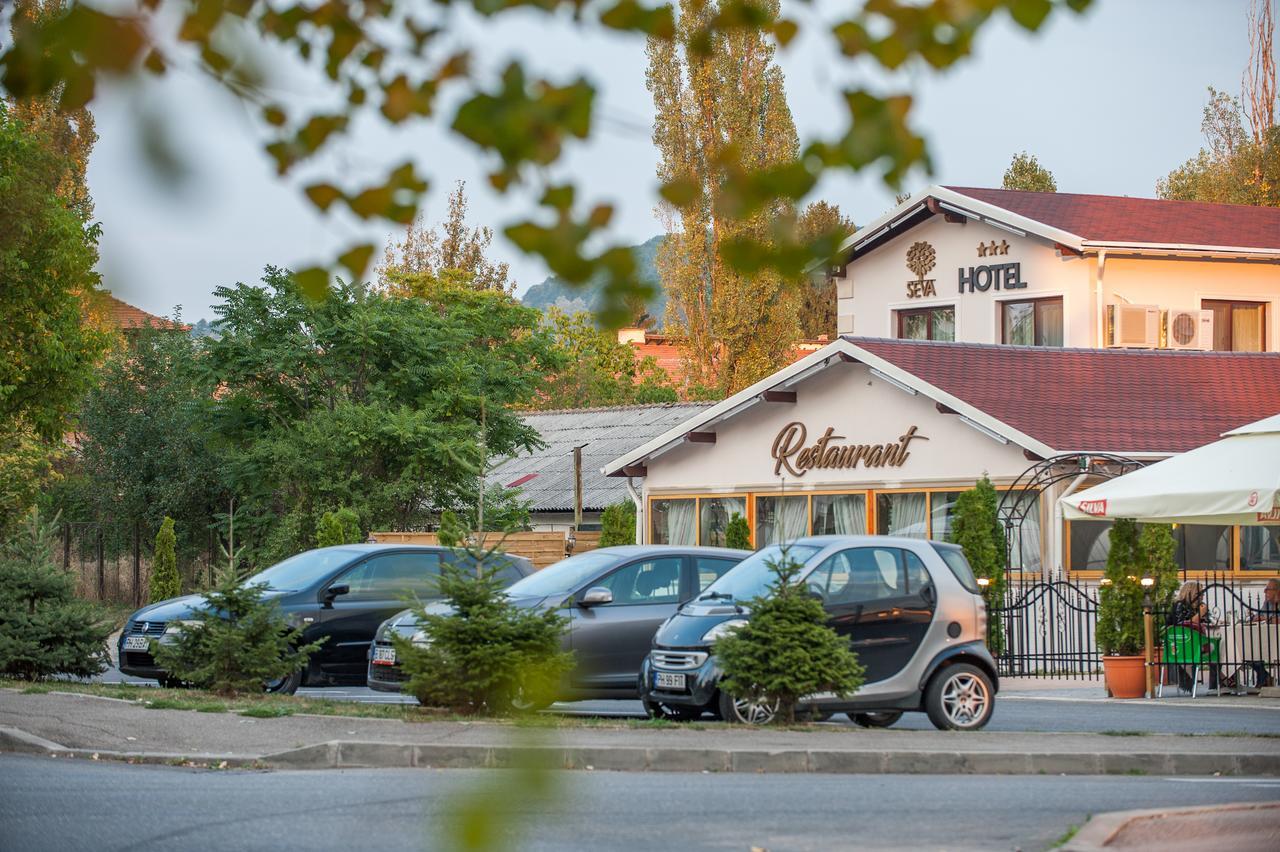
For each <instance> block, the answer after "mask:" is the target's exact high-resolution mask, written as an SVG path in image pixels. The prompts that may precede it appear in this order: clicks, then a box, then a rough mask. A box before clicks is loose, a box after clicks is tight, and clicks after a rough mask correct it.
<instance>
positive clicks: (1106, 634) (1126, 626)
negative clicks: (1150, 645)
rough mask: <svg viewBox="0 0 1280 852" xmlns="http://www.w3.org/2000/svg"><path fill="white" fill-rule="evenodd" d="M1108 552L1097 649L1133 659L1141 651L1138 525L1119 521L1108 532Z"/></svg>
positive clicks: (1099, 611) (1140, 560) (1140, 559)
mask: <svg viewBox="0 0 1280 852" xmlns="http://www.w3.org/2000/svg"><path fill="white" fill-rule="evenodd" d="M1109 537H1110V541H1111V552H1110V553H1108V554H1107V567H1106V570H1105V571H1104V573H1103V577H1102V585H1101V587H1100V588H1099V589H1098V626H1097V628H1096V630H1095V631H1094V635H1095V638H1096V639H1097V640H1098V647H1099V648H1101V649H1102V653H1104V654H1107V655H1119V656H1133V655H1135V654H1139V653H1141V652H1142V645H1143V641H1144V640H1143V628H1142V586H1141V585H1140V584H1139V583H1138V579H1139V578H1140V577H1141V576H1142V567H1141V562H1142V557H1141V555H1140V553H1139V549H1138V525H1137V523H1135V522H1134V521H1133V520H1131V519H1129V518H1119V519H1117V520H1116V521H1114V522H1113V523H1112V525H1111V531H1110V533H1109Z"/></svg>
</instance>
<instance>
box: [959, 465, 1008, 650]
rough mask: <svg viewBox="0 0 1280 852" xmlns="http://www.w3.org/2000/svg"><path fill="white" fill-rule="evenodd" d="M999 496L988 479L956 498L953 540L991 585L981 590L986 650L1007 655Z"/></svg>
mask: <svg viewBox="0 0 1280 852" xmlns="http://www.w3.org/2000/svg"><path fill="white" fill-rule="evenodd" d="M998 510H999V497H998V495H997V494H996V489H995V486H993V485H992V484H991V480H990V479H988V478H987V477H986V476H983V477H982V479H980V480H978V484H977V485H975V486H974V487H973V488H970V489H969V490H968V491H965V492H962V493H961V494H960V496H959V497H958V498H956V505H955V512H954V514H953V516H952V520H951V541H952V542H954V543H955V544H958V545H960V547H961V548H962V549H963V550H964V557H965V559H967V560H968V562H969V567H971V568H972V569H973V575H974V576H975V577H979V578H985V579H987V580H989V581H990V582H989V583H988V584H987V585H986V586H985V587H984V588H983V589H982V597H983V599H984V600H985V601H986V604H987V612H988V613H989V614H990V617H989V618H988V619H987V648H989V649H990V650H991V653H992V654H995V655H997V656H998V655H999V654H1001V653H1003V652H1004V624H1003V623H1002V622H1001V620H1000V618H999V617H998V616H997V615H996V613H995V610H996V609H997V608H999V607H1002V606H1004V590H1005V582H1006V580H1005V576H1006V575H1005V561H1006V560H1005V556H1006V552H1007V551H1006V543H1005V536H1004V529H1003V528H1002V526H1001V524H1000V517H999V512H998Z"/></svg>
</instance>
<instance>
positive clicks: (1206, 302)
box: [1200, 298, 1271, 352]
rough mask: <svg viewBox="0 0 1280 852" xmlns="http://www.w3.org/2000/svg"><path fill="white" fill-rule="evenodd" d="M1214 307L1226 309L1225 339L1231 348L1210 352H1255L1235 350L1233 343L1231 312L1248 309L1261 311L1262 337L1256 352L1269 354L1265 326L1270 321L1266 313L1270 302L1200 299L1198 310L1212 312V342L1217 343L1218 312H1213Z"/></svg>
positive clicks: (1233, 329)
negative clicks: (1242, 308)
mask: <svg viewBox="0 0 1280 852" xmlns="http://www.w3.org/2000/svg"><path fill="white" fill-rule="evenodd" d="M1215 307H1224V308H1226V309H1227V329H1226V335H1227V339H1228V340H1229V341H1230V342H1231V348H1230V349H1217V348H1214V349H1213V350H1212V351H1214V352H1253V351H1255V350H1252V349H1236V341H1235V319H1234V318H1233V316H1232V314H1233V312H1234V309H1235V308H1236V307H1249V308H1259V309H1261V311H1262V337H1261V340H1260V344H1259V345H1260V347H1261V348H1260V349H1258V350H1256V351H1258V352H1269V351H1270V350H1269V349H1268V348H1267V325H1268V322H1267V320H1268V319H1270V317H1269V316H1268V315H1267V314H1268V312H1269V309H1270V308H1271V303H1270V302H1265V301H1255V300H1253V299H1227V298H1218V299H1210V298H1202V299H1201V300H1200V310H1202V311H1213V336H1214V338H1215V340H1214V342H1215V343H1216V342H1217V340H1216V338H1217V336H1218V312H1217V311H1216V310H1214V308H1215Z"/></svg>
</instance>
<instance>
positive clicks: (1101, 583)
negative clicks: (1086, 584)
mask: <svg viewBox="0 0 1280 852" xmlns="http://www.w3.org/2000/svg"><path fill="white" fill-rule="evenodd" d="M1098 585H1099V586H1110V585H1111V578H1110V577H1103V578H1102V579H1101V580H1099V581H1098Z"/></svg>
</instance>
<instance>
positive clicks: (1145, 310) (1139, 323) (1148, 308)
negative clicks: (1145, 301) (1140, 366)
mask: <svg viewBox="0 0 1280 852" xmlns="http://www.w3.org/2000/svg"><path fill="white" fill-rule="evenodd" d="M1106 345H1107V346H1124V347H1131V348H1134V349H1155V348H1156V347H1158V346H1159V345H1160V308H1159V306H1158V305H1107V337H1106Z"/></svg>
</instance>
